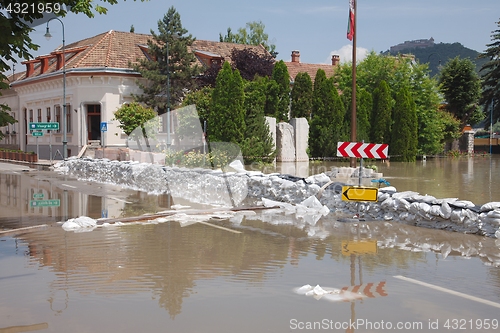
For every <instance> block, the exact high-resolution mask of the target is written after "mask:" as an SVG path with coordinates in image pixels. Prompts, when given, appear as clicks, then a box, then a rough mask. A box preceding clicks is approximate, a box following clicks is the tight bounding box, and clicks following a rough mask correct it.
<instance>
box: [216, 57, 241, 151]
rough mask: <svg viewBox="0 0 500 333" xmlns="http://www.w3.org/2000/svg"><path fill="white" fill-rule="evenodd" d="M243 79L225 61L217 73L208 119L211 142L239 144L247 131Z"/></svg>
mask: <svg viewBox="0 0 500 333" xmlns="http://www.w3.org/2000/svg"><path fill="white" fill-rule="evenodd" d="M243 103H244V90H243V79H242V78H241V75H240V73H239V71H238V70H234V71H233V70H232V69H231V65H230V64H229V63H228V62H225V63H224V65H223V66H222V69H221V70H220V72H219V74H218V75H217V80H216V82H215V88H214V90H213V93H212V104H211V107H210V117H209V121H208V139H209V141H210V142H217V141H218V142H231V143H235V144H239V143H241V142H242V140H243V138H244V133H245V110H244V105H243Z"/></svg>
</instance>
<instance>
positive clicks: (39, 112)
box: [37, 109, 42, 123]
mask: <svg viewBox="0 0 500 333" xmlns="http://www.w3.org/2000/svg"><path fill="white" fill-rule="evenodd" d="M37 115H38V117H37V119H38V122H39V123H41V122H42V109H38V110H37Z"/></svg>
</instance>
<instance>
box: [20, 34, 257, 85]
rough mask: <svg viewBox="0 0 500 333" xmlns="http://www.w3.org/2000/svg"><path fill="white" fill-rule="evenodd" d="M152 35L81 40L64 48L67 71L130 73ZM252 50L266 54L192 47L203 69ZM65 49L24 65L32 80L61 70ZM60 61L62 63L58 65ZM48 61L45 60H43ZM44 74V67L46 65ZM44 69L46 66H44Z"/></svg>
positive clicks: (204, 44)
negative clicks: (80, 69) (97, 70)
mask: <svg viewBox="0 0 500 333" xmlns="http://www.w3.org/2000/svg"><path fill="white" fill-rule="evenodd" d="M151 37H152V36H151V35H146V34H136V33H131V32H121V31H114V30H110V31H108V32H104V33H102V34H99V35H97V36H94V37H90V38H86V39H82V40H80V41H77V42H75V43H71V44H68V45H66V46H65V52H64V53H65V55H66V57H65V61H66V70H70V69H72V68H88V69H91V68H114V69H129V68H130V66H129V64H130V63H135V62H136V61H137V59H141V58H144V57H146V55H147V42H148V40H149V39H151ZM234 48H236V49H244V48H252V49H254V51H255V52H256V53H258V54H264V53H267V50H266V49H265V48H264V47H263V46H262V45H259V46H253V45H243V44H234V43H225V42H213V41H206V40H195V41H194V42H193V45H192V46H191V49H192V51H193V52H194V53H195V55H196V57H197V60H198V61H199V63H200V65H204V66H207V65H209V64H210V60H211V59H221V60H225V61H229V60H230V56H231V51H232V49H234ZM62 53H63V51H62V47H59V48H58V49H56V50H54V51H53V52H51V53H50V54H49V55H44V56H39V57H37V58H35V59H32V60H29V61H24V62H23V64H25V65H26V66H27V71H28V72H29V75H28V76H29V77H36V76H40V75H42V74H47V73H53V72H56V71H58V70H60V68H59V67H62ZM58 57H59V61H58ZM44 59H45V60H44ZM47 59H48V66H47V67H46V69H45V71H44V73H42V63H43V62H44V61H45V62H47ZM44 67H45V66H44ZM25 78H27V76H26V72H23V73H19V75H16V80H22V79H25Z"/></svg>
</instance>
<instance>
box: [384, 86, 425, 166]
mask: <svg viewBox="0 0 500 333" xmlns="http://www.w3.org/2000/svg"><path fill="white" fill-rule="evenodd" d="M417 122H418V119H417V112H416V108H415V102H414V101H413V98H412V96H411V94H410V91H409V89H408V88H406V87H403V88H402V89H401V90H400V91H399V92H398V93H397V94H396V104H395V105H394V126H393V133H392V135H391V139H392V140H391V144H390V146H389V149H390V155H391V160H394V161H402V162H414V161H415V160H416V156H417V145H418V137H417V131H418V128H417V127H418V125H417Z"/></svg>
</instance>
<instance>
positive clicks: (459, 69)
mask: <svg viewBox="0 0 500 333" xmlns="http://www.w3.org/2000/svg"><path fill="white" fill-rule="evenodd" d="M439 84H440V88H441V92H442V93H443V95H444V98H445V99H446V102H447V103H448V105H447V110H448V111H449V112H451V113H452V114H453V115H454V116H455V117H456V118H457V119H459V120H460V123H461V124H462V127H463V126H465V125H466V124H471V125H474V124H476V123H478V122H480V121H481V120H483V118H484V114H483V113H482V112H481V110H480V108H479V98H480V95H481V83H480V80H479V76H478V75H477V73H476V72H475V70H474V64H473V63H472V61H470V60H469V59H460V58H459V57H455V58H453V59H452V60H450V61H449V62H448V63H446V65H445V66H444V68H443V70H442V71H441V74H440V76H439Z"/></svg>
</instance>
